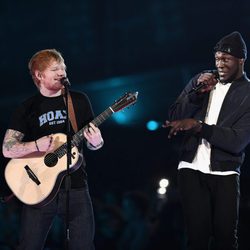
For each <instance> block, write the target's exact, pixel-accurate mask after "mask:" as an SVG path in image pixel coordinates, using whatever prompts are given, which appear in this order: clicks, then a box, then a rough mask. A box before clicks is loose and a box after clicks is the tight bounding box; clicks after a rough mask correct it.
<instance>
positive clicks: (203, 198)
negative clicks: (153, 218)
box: [178, 168, 240, 250]
mask: <svg viewBox="0 0 250 250" xmlns="http://www.w3.org/2000/svg"><path fill="white" fill-rule="evenodd" d="M178 181H179V188H180V194H181V200H182V205H183V212H184V216H185V220H186V225H187V236H188V249H189V250H208V249H214V247H213V248H210V247H209V245H210V243H211V239H214V241H213V242H214V244H213V245H214V246H215V249H217V250H231V249H234V250H235V249H238V242H237V224H238V215H239V214H238V211H239V199H240V183H239V175H236V174H232V175H228V176H218V175H211V174H204V173H201V172H200V171H195V170H192V169H188V168H184V169H180V170H179V173H178Z"/></svg>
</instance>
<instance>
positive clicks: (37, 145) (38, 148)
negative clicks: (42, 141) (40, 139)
mask: <svg viewBox="0 0 250 250" xmlns="http://www.w3.org/2000/svg"><path fill="white" fill-rule="evenodd" d="M35 144H36V149H37V151H38V152H40V150H39V147H38V145H37V141H36V140H35Z"/></svg>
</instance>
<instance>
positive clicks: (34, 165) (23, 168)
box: [5, 133, 83, 207]
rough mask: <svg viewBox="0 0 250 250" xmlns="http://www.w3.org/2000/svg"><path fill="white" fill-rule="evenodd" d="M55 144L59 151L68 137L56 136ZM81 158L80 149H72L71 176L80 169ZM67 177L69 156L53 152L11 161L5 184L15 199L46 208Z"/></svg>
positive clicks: (6, 172)
mask: <svg viewBox="0 0 250 250" xmlns="http://www.w3.org/2000/svg"><path fill="white" fill-rule="evenodd" d="M53 141H54V142H55V145H56V149H58V148H59V147H60V146H62V145H63V144H65V143H66V141H67V137H66V135H65V134H60V133H58V134H54V135H53ZM55 151H56V150H55ZM55 151H54V152H55ZM82 159H83V157H82V155H81V154H80V153H79V151H78V149H77V147H73V148H72V150H71V164H70V166H69V170H70V173H72V172H74V171H75V170H77V169H78V168H79V167H80V165H81V163H82ZM66 174H67V154H64V155H62V156H61V157H57V156H55V154H54V153H53V152H50V153H46V154H41V153H39V152H38V153H35V154H31V155H28V156H25V157H22V158H17V159H11V160H10V161H9V162H8V164H7V166H6V168H5V179H6V182H7V184H8V186H9V187H10V189H11V190H12V192H13V193H14V194H15V196H16V197H17V198H18V199H19V200H20V201H22V202H23V203H25V204H27V205H31V206H36V207H41V206H44V205H46V204H47V203H49V202H50V201H51V200H52V199H53V198H54V197H55V195H56V194H57V192H58V190H59V188H60V184H61V182H62V180H63V177H64V176H65V175H66Z"/></svg>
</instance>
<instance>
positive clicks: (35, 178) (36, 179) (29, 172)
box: [24, 165, 41, 185]
mask: <svg viewBox="0 0 250 250" xmlns="http://www.w3.org/2000/svg"><path fill="white" fill-rule="evenodd" d="M24 168H25V170H26V172H27V174H28V176H29V178H30V179H31V180H32V181H34V182H35V183H36V185H40V184H41V182H40V181H39V179H38V178H37V176H36V175H35V174H34V172H33V171H32V170H31V169H30V167H29V166H28V165H26V166H25V167H24Z"/></svg>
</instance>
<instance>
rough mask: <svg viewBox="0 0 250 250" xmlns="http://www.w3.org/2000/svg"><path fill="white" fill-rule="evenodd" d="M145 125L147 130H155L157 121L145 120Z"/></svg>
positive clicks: (157, 126) (157, 124)
mask: <svg viewBox="0 0 250 250" xmlns="http://www.w3.org/2000/svg"><path fill="white" fill-rule="evenodd" d="M146 126H147V129H148V130H150V131H154V130H156V129H158V128H159V123H158V122H156V121H153V120H151V121H148V122H147V125H146Z"/></svg>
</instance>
